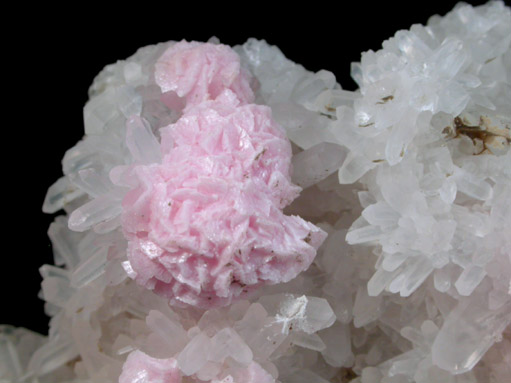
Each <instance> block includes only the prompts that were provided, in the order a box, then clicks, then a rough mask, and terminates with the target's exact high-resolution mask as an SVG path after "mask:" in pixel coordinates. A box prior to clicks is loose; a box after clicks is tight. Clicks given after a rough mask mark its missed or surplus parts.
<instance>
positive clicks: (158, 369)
mask: <svg viewBox="0 0 511 383" xmlns="http://www.w3.org/2000/svg"><path fill="white" fill-rule="evenodd" d="M119 383H181V372H180V370H179V368H178V367H177V362H176V360H175V359H173V358H170V359H155V358H152V357H150V356H149V355H147V354H144V353H143V352H142V351H138V350H136V351H133V352H132V353H130V354H129V355H128V359H126V362H125V363H124V365H123V366H122V373H121V376H120V377H119Z"/></svg>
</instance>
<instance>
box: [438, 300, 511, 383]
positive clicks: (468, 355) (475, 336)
mask: <svg viewBox="0 0 511 383" xmlns="http://www.w3.org/2000/svg"><path fill="white" fill-rule="evenodd" d="M481 299H482V297H481V298H480V300H479V301H478V302H474V301H468V300H465V301H464V302H461V303H459V304H458V306H457V307H456V308H455V309H454V310H452V311H451V313H449V316H448V317H447V319H446V321H445V323H444V325H443V326H442V328H441V329H440V331H439V333H438V335H437V336H436V339H435V342H434V343H433V348H432V356H433V363H434V364H436V365H437V366H438V367H440V368H443V369H445V370H447V371H449V372H451V373H453V374H462V373H464V372H467V371H469V370H471V369H472V368H474V366H475V365H476V364H477V362H479V360H481V357H482V356H483V355H484V353H485V352H486V351H487V350H488V349H489V348H490V347H491V346H492V345H493V344H494V343H495V342H496V341H498V340H499V338H500V334H501V333H502V331H503V330H504V329H505V328H506V327H507V326H508V325H509V324H510V323H511V301H508V302H507V303H506V304H505V305H504V306H502V307H501V308H500V309H498V310H495V311H490V310H489V309H488V307H487V305H486V304H485V303H484V300H481Z"/></svg>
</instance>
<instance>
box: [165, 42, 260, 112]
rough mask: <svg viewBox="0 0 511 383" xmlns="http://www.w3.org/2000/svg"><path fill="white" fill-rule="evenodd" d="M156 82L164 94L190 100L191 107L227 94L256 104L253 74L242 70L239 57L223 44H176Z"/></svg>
mask: <svg viewBox="0 0 511 383" xmlns="http://www.w3.org/2000/svg"><path fill="white" fill-rule="evenodd" d="M155 80H156V83H157V84H158V85H159V86H160V88H161V90H162V92H163V93H166V92H169V91H173V92H176V93H177V95H178V96H179V97H184V98H186V100H187V107H190V106H191V105H196V104H199V103H201V102H203V101H206V100H214V99H215V98H217V97H218V96H219V95H220V94H221V93H223V92H224V91H226V90H228V91H231V92H233V93H234V94H236V95H237V97H238V98H239V99H240V101H242V102H244V103H249V102H252V101H253V100H254V93H253V92H252V89H251V87H250V81H251V76H250V74H249V73H248V72H247V71H246V70H244V69H243V68H241V65H240V59H239V56H238V55H237V54H236V53H235V52H234V51H233V50H232V49H231V48H230V47H228V46H226V45H222V44H210V43H206V44H204V43H198V42H186V41H180V42H178V43H175V44H174V45H172V46H171V47H170V48H168V49H167V50H166V51H165V53H163V55H162V56H161V57H160V58H159V59H158V61H157V62H156V65H155Z"/></svg>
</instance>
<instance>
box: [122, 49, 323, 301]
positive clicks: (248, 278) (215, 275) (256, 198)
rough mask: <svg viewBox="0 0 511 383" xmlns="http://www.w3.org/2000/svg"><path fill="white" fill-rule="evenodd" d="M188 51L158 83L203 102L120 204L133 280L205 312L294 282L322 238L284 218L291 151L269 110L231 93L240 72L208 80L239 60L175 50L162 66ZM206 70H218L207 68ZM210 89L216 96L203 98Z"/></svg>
mask: <svg viewBox="0 0 511 383" xmlns="http://www.w3.org/2000/svg"><path fill="white" fill-rule="evenodd" d="M186 44H189V47H190V49H191V50H193V51H194V52H195V53H194V54H193V55H191V56H190V57H188V56H187V57H188V59H187V60H185V59H183V58H182V57H181V56H179V60H178V61H179V63H180V64H179V65H177V64H176V65H169V66H167V67H166V68H167V70H168V71H169V72H168V73H165V75H163V74H162V73H161V70H162V69H161V68H160V74H159V76H160V78H164V79H165V81H166V84H177V85H175V86H174V87H173V88H172V90H173V91H175V92H176V93H177V94H178V95H180V96H184V97H187V100H188V98H189V96H190V94H192V93H193V94H198V95H199V96H198V97H195V96H194V97H191V99H192V100H193V101H195V100H198V99H200V100H202V101H201V102H198V103H192V105H189V104H187V106H186V108H185V113H184V114H183V115H182V117H181V118H180V119H179V120H178V121H177V122H176V123H175V124H172V125H169V126H167V127H165V128H162V129H161V131H160V132H161V153H162V158H163V160H162V162H161V163H155V164H151V165H140V166H136V167H135V168H134V169H133V172H134V174H135V176H136V178H137V179H138V183H139V185H138V187H136V188H134V189H133V190H131V191H130V192H128V193H127V194H126V196H125V198H124V200H123V215H122V223H123V230H124V234H125V236H126V238H127V239H128V241H129V245H128V260H129V265H127V266H129V267H128V269H129V274H130V276H131V277H132V278H134V279H135V280H136V281H137V282H138V283H139V284H141V285H143V286H145V287H147V288H149V289H152V290H154V291H155V292H156V293H158V294H160V295H163V296H165V297H167V298H168V299H169V300H170V302H171V304H175V305H192V306H196V307H202V308H209V307H217V306H224V305H227V304H229V303H230V302H231V301H232V300H233V299H234V298H237V297H241V296H244V295H246V294H247V293H249V292H250V291H252V290H254V289H255V288H257V287H258V286H261V285H264V284H277V283H281V282H287V281H289V280H291V279H293V278H295V277H296V276H297V275H298V274H299V273H300V272H301V271H303V270H305V269H307V268H308V267H309V265H310V264H311V263H312V261H313V259H314V257H315V255H316V250H317V248H318V247H319V246H320V245H321V243H322V242H323V240H324V239H325V237H326V234H325V233H324V232H323V231H322V230H321V229H319V228H318V227H316V226H314V225H313V224H311V223H309V222H306V221H304V220H303V219H301V218H300V217H297V216H286V215H284V213H283V212H282V209H283V208H284V207H285V206H287V205H288V204H289V203H290V202H291V201H292V200H293V199H294V198H296V197H297V196H298V194H299V191H300V188H299V187H298V186H296V185H293V184H292V183H291V178H290V171H291V156H292V153H291V145H290V143H289V141H288V140H287V138H286V135H285V132H284V131H283V129H282V128H281V127H280V126H279V125H278V124H277V123H276V122H275V121H274V120H273V119H272V116H271V110H270V108H268V107H266V106H261V105H254V104H248V102H249V99H250V100H251V99H252V98H250V97H248V96H247V95H248V92H246V91H243V92H241V93H240V92H239V91H238V90H239V89H238V88H240V87H241V88H243V86H240V87H238V86H236V87H234V86H233V84H234V83H238V84H248V82H249V80H248V78H246V77H244V76H245V75H244V74H243V72H239V71H238V72H236V71H235V70H229V72H228V73H232V72H234V73H237V75H236V76H237V77H236V76H234V78H235V80H232V78H233V76H230V77H229V76H224V77H225V78H229V79H230V80H229V81H227V80H226V81H224V80H222V81H214V76H215V75H218V74H219V73H224V72H223V69H222V68H224V67H229V68H230V67H231V66H232V67H236V68H238V69H239V58H238V56H237V55H236V54H235V53H234V52H233V51H232V50H230V48H227V47H225V46H222V47H223V48H222V49H217V50H215V51H214V53H215V54H214V55H213V56H212V57H213V59H211V60H207V59H202V58H203V57H209V56H208V52H210V51H211V50H212V49H213V48H212V45H211V44H198V43H184V42H181V43H179V46H180V49H175V48H174V47H171V48H169V50H168V51H167V52H165V53H164V55H163V56H162V59H163V58H165V62H173V60H174V56H173V55H172V52H177V53H174V54H176V55H182V54H183V53H182V52H188V51H189V50H187V49H186V48H187V45H186ZM176 45H177V44H176ZM214 47H216V46H214ZM202 50H204V52H203V51H202ZM220 53H225V57H220V56H219V55H220ZM196 57H199V58H200V60H199V64H200V65H199V64H197V63H196V62H194V61H193V60H192V59H193V58H196ZM162 59H160V60H159V61H161V60H162ZM232 60H235V61H236V62H237V63H238V64H237V66H236V65H230V64H229V63H230V62H231V61H232ZM211 61H213V62H214V63H215V65H216V66H218V68H217V67H215V70H211V69H210V68H204V66H208V65H209V64H210V63H211ZM220 63H221V64H220ZM198 65H199V66H198ZM188 66H191V67H193V68H188ZM162 68H163V67H162ZM192 69H193V70H192ZM157 73H158V71H157ZM183 73H185V74H186V73H190V74H189V75H190V76H195V77H194V78H193V79H192V80H189V81H188V80H187V79H186V78H185V75H183ZM198 73H199V74H200V75H197V74H198ZM204 73H207V74H208V75H204ZM157 76H158V74H157ZM224 77H222V78H224ZM175 78H177V80H173V79H175ZM207 81H210V84H212V83H215V86H214V89H215V91H214V92H212V91H211V90H210V89H209V88H207V89H208V90H207V91H206V90H205V89H206V87H205V86H204V85H203V82H207ZM183 84H184V85H183ZM190 84H192V85H190ZM218 84H220V85H218ZM169 86H170V85H169ZM181 86H183V89H182V88H181ZM222 86H223V87H224V88H222ZM241 88H240V89H241ZM164 89H167V88H162V90H164ZM169 89H170V88H169ZM190 92H191V93H190ZM251 97H253V96H251Z"/></svg>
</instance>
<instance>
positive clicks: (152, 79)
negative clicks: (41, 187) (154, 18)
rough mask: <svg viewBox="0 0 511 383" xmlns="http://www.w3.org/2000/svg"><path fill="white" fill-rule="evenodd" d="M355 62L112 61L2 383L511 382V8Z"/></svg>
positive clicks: (72, 155) (50, 198) (458, 18)
mask: <svg viewBox="0 0 511 383" xmlns="http://www.w3.org/2000/svg"><path fill="white" fill-rule="evenodd" d="M352 76H353V78H354V79H355V80H356V81H357V83H358V85H359V87H360V89H359V90H357V91H355V92H348V91H345V90H343V89H342V88H341V86H340V85H339V84H337V83H336V80H335V77H334V76H333V75H332V73H330V72H327V71H319V72H317V73H311V72H309V71H307V70H306V69H304V68H303V67H302V66H300V65H298V64H295V63H293V62H291V61H289V60H288V59H286V58H285V57H284V55H283V54H282V53H281V52H280V51H279V50H278V48H276V47H274V46H270V45H268V44H267V43H266V42H264V41H258V40H254V39H250V40H248V41H247V42H246V43H245V44H244V45H242V46H236V47H233V48H232V49H231V48H229V47H226V46H223V45H221V44H219V42H218V41H216V40H215V39H212V40H211V41H210V42H208V43H207V44H203V43H195V42H194V43H187V42H180V43H175V42H169V43H164V44H159V45H155V46H149V47H145V48H142V49H141V50H139V51H138V52H137V53H136V54H135V55H133V56H132V57H130V58H128V59H127V60H125V61H119V62H117V63H116V64H113V65H110V66H107V67H106V68H105V69H104V70H103V71H102V72H101V73H100V74H99V75H98V77H97V78H96V79H95V80H94V83H93V85H92V87H91V89H90V100H89V102H88V103H87V104H86V106H85V108H84V120H85V133H86V136H85V138H84V140H82V141H81V142H79V143H78V144H77V145H76V146H75V147H74V148H72V149H70V150H69V151H68V152H67V153H66V155H65V157H64V160H63V171H64V174H65V176H64V177H62V178H61V179H60V180H58V181H57V182H56V183H55V184H54V185H53V186H52V187H50V189H49V191H48V195H47V198H46V200H45V203H44V207H43V208H44V210H45V211H46V212H56V211H57V210H59V209H61V208H63V209H64V210H65V211H66V213H67V215H65V216H60V217H57V219H56V220H55V222H54V223H53V224H52V225H51V227H50V229H49V235H50V238H51V240H52V243H53V250H54V254H55V264H56V266H50V265H44V266H43V267H41V269H40V271H41V275H42V276H43V283H42V297H43V298H44V299H45V301H46V312H47V313H48V314H49V315H50V316H51V317H52V318H51V320H50V332H49V335H48V337H44V336H41V335H38V334H34V333H32V332H30V331H28V330H25V329H21V328H13V327H10V326H3V327H2V328H1V329H0V381H1V382H2V383H3V382H9V383H10V382H27V383H54V382H59V383H71V382H73V383H96V382H101V383H104V382H111V383H114V382H120V383H156V382H158V383H160V382H167V383H177V382H183V383H185V382H186V383H194V382H196V383H199V382H211V383H247V382H248V383H256V382H257V383H276V382H282V383H311V382H314V383H327V382H332V383H334V382H335V383H338V382H352V383H438V382H442V383H444V382H445V383H455V382H458V383H459V382H464V383H476V382H484V383H503V382H508V381H511V166H510V164H511V150H510V146H511V142H510V141H511V128H510V127H511V10H510V9H509V8H508V7H506V6H505V5H504V3H502V2H499V1H493V2H490V3H488V4H486V5H483V6H478V7H472V6H470V5H467V4H463V3H460V4H458V5H457V6H456V7H455V9H454V10H453V11H452V12H450V13H449V14H447V15H446V16H444V17H440V16H433V17H432V18H431V19H430V20H429V22H428V24H427V25H426V26H421V25H414V26H412V27H411V29H410V30H408V31H399V32H397V33H396V35H395V36H394V37H393V38H391V39H389V40H387V41H385V42H384V43H383V48H382V49H381V50H379V51H377V52H373V51H369V52H365V53H363V54H362V60H361V63H355V64H353V66H352ZM270 109H271V110H270ZM279 126H282V127H283V128H284V130H285V132H284V131H283V130H281V129H280V127H279ZM286 139H289V140H290V141H291V142H292V145H293V146H292V149H293V155H291V147H290V146H289V144H288V143H287V141H286ZM290 161H291V165H292V168H293V172H292V175H291V178H290V177H289V175H290V173H289V171H290V167H291V165H290V163H289V162H290ZM245 175H246V176H248V177H245ZM277 184H278V186H276V185H277ZM294 185H298V186H300V187H301V188H303V190H302V191H301V193H300V195H299V196H298V197H297V198H296V199H294V198H295V197H296V195H297V194H298V190H299V189H298V188H297V187H296V186H294ZM293 199H294V200H293ZM292 200H293V202H292V203H290V202H291V201H292ZM229 201H231V203H229ZM289 203H290V204H289ZM288 204H289V205H288ZM284 207H285V211H284V212H285V214H284V213H283V212H282V209H283V208H284ZM174 209H176V210H174ZM226 217H228V218H229V219H231V220H232V221H229V220H228V219H226ZM255 217H257V218H255ZM299 217H302V218H303V219H302V218H299ZM247 219H248V225H247V221H244V220H247ZM305 219H307V220H308V221H310V222H311V223H307V222H306V221H304V220H305ZM68 224H69V225H68ZM194 225H195V226H194ZM229 225H230V226H229ZM236 225H238V226H236ZM243 225H245V226H243ZM69 227H71V228H72V229H74V230H73V231H72V230H70V229H69ZM322 231H324V232H326V233H328V237H327V238H326V240H325V241H324V243H323V244H322V245H321V246H320V247H319V248H318V250H317V256H316V257H315V258H314V253H315V249H316V248H317V247H318V246H319V245H320V243H321V241H322V240H323V234H322ZM240 233H241V234H240ZM309 233H310V235H309ZM252 247H253V248H252ZM238 250H239V251H240V252H238ZM208 257H210V258H208ZM206 258H207V259H208V261H207V262H206V263H201V262H204V259H206ZM267 260H269V262H267V263H265V262H266V261H267ZM299 260H301V261H302V262H298V261H299ZM272 262H274V263H272ZM128 275H129V276H130V277H131V278H129V277H128ZM277 282H281V283H277ZM245 285H246V286H245ZM256 287H257V288H256ZM247 288H249V290H247V293H245V292H243V289H247ZM208 297H211V299H208ZM169 301H170V303H171V305H169ZM197 305H198V306H202V307H196V306H197Z"/></svg>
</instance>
